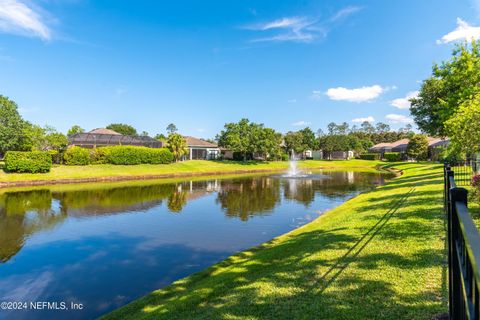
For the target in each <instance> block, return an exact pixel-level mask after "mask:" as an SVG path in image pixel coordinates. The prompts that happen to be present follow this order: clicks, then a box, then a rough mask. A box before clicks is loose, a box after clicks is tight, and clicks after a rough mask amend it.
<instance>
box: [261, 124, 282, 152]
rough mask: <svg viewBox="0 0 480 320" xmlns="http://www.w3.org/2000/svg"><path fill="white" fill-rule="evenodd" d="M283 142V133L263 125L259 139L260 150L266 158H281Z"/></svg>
mask: <svg viewBox="0 0 480 320" xmlns="http://www.w3.org/2000/svg"><path fill="white" fill-rule="evenodd" d="M281 143H282V134H281V133H279V132H276V131H275V130H273V129H271V128H263V127H261V132H260V139H259V141H258V151H259V152H261V153H262V154H263V156H264V159H265V160H267V157H270V158H274V159H279V158H280V157H281V153H282V150H281V148H280V144H281Z"/></svg>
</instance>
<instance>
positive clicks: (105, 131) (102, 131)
mask: <svg viewBox="0 0 480 320" xmlns="http://www.w3.org/2000/svg"><path fill="white" fill-rule="evenodd" d="M89 133H95V134H117V135H121V133H118V132H116V131H113V130H110V129H106V128H97V129H93V130H92V131H90V132H89Z"/></svg>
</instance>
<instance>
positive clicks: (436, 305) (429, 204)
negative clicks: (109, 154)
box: [105, 163, 447, 319]
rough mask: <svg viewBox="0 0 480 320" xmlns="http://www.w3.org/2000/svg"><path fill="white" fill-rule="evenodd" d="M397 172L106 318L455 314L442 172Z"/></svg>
mask: <svg viewBox="0 0 480 320" xmlns="http://www.w3.org/2000/svg"><path fill="white" fill-rule="evenodd" d="M391 166H393V165H391ZM394 166H395V167H396V168H398V169H402V170H403V171H404V174H403V175H402V176H401V177H398V178H396V179H395V180H394V181H392V182H390V183H389V184H387V185H385V186H383V187H379V188H377V189H375V190H373V191H371V192H368V193H365V194H361V195H360V196H358V197H356V198H354V199H352V200H350V201H348V202H346V203H344V204H343V205H341V206H340V207H338V208H336V209H334V210H332V211H330V212H328V213H326V214H324V215H323V216H321V217H320V218H318V219H317V220H315V221H313V222H312V223H310V224H307V225H305V226H303V227H301V228H299V229H297V230H294V231H292V232H290V233H288V234H286V235H283V236H281V237H279V238H276V239H274V240H272V241H270V242H269V243H266V244H264V245H262V246H260V247H257V248H253V249H251V250H248V251H245V252H242V253H239V254H237V255H235V256H232V257H230V258H229V259H227V260H225V261H223V262H221V263H219V264H216V265H214V266H212V267H210V268H208V269H206V270H204V271H202V272H199V273H196V274H194V275H192V276H190V277H187V278H184V279H182V280H179V281H177V282H175V283H174V284H172V285H171V286H168V287H166V288H163V289H161V290H158V291H156V292H153V293H151V294H149V295H147V296H145V297H143V298H141V299H139V300H137V301H135V302H133V303H131V304H129V305H127V306H125V307H123V308H121V309H119V310H117V311H115V312H113V313H111V314H109V315H107V316H106V317H105V319H432V318H433V317H434V316H435V315H438V314H440V313H443V312H446V311H447V300H446V278H445V276H446V265H445V247H444V240H443V237H444V233H445V231H444V220H443V213H442V181H443V180H442V169H441V167H440V166H438V165H431V164H417V163H408V164H395V165H394Z"/></svg>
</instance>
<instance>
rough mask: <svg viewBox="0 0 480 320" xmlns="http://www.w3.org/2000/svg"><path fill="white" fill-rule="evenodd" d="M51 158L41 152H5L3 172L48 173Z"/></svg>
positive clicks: (46, 153)
mask: <svg viewBox="0 0 480 320" xmlns="http://www.w3.org/2000/svg"><path fill="white" fill-rule="evenodd" d="M51 167H52V157H51V155H50V154H49V153H48V152H41V151H31V152H23V151H7V153H6V154H5V170H6V171H8V172H30V173H39V172H49V171H50V168H51Z"/></svg>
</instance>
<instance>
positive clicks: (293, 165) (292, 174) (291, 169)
mask: <svg viewBox="0 0 480 320" xmlns="http://www.w3.org/2000/svg"><path fill="white" fill-rule="evenodd" d="M297 160H298V159H297V156H296V155H295V151H294V150H293V149H292V150H291V151H290V160H289V163H288V172H287V174H286V175H284V177H286V178H303V177H306V176H307V175H306V174H301V171H299V170H298V167H297Z"/></svg>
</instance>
